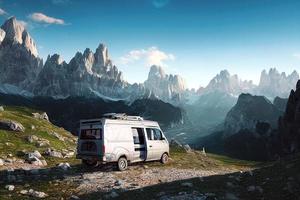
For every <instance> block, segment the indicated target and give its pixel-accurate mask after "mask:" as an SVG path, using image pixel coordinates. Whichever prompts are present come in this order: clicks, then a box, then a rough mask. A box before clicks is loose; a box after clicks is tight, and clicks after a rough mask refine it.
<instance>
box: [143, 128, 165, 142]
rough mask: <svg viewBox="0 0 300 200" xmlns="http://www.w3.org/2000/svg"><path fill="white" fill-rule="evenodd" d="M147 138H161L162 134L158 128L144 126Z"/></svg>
mask: <svg viewBox="0 0 300 200" xmlns="http://www.w3.org/2000/svg"><path fill="white" fill-rule="evenodd" d="M146 131H147V138H148V140H162V134H161V131H160V130H159V129H154V128H146Z"/></svg>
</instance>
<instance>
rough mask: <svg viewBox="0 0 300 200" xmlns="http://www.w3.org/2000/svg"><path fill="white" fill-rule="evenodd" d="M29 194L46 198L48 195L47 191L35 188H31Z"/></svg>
mask: <svg viewBox="0 0 300 200" xmlns="http://www.w3.org/2000/svg"><path fill="white" fill-rule="evenodd" d="M28 194H29V195H30V196H32V197H36V198H46V197H47V196H48V195H47V194H46V193H45V192H39V191H34V190H33V189H30V190H29V191H28Z"/></svg>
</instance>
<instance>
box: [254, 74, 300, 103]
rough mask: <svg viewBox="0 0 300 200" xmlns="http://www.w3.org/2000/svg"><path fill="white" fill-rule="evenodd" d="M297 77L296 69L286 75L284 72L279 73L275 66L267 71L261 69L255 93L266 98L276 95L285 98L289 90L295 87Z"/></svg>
mask: <svg viewBox="0 0 300 200" xmlns="http://www.w3.org/2000/svg"><path fill="white" fill-rule="evenodd" d="M298 79H299V74H298V73H297V72H296V71H293V72H292V73H291V74H290V75H286V73H285V72H282V73H279V72H278V71H277V69H276V68H271V69H270V70H269V72H268V73H267V72H266V70H263V71H262V73H261V76H260V82H259V85H258V87H257V91H256V93H258V94H261V95H264V96H266V97H268V98H274V97H276V96H278V97H282V98H286V97H288V95H289V91H290V90H291V89H294V88H295V83H296V82H297V80H298Z"/></svg>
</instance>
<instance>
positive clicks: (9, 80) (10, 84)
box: [0, 17, 299, 105]
mask: <svg viewBox="0 0 300 200" xmlns="http://www.w3.org/2000/svg"><path fill="white" fill-rule="evenodd" d="M0 69H1V70H0V92H3V93H16V94H21V95H27V96H28V95H31V96H51V97H55V98H66V97H69V96H85V97H90V96H97V97H101V98H107V99H109V100H120V99H122V100H128V101H133V100H135V99H138V98H144V97H149V98H150V97H155V98H159V99H162V100H164V101H167V102H170V103H173V104H176V105H178V104H182V103H187V102H194V101H195V100H193V101H190V100H191V98H193V99H196V100H197V98H198V97H200V96H201V95H203V94H205V95H207V94H209V93H212V92H213V93H214V92H218V93H220V92H221V93H226V94H229V95H232V96H236V97H237V96H238V95H239V94H241V93H251V94H257V95H265V96H267V97H268V98H275V97H276V96H280V97H287V96H288V91H289V90H290V89H293V86H294V84H293V83H294V82H295V80H298V78H299V74H298V73H297V72H296V71H294V72H293V73H292V74H290V75H286V74H285V73H279V72H278V71H277V70H276V69H275V68H272V69H270V71H269V73H267V72H266V71H265V70H264V71H263V72H262V73H261V78H260V83H259V85H254V84H253V83H252V81H242V80H241V79H240V78H239V77H238V75H230V73H229V72H228V71H227V70H222V71H221V72H220V73H219V74H218V75H216V76H215V77H214V78H213V79H212V80H211V81H210V82H209V84H208V85H207V86H206V87H205V88H199V89H198V90H197V92H196V91H195V90H188V89H187V86H186V83H185V80H184V79H183V78H182V77H181V76H180V75H172V74H170V75H169V74H166V73H165V72H164V70H163V68H162V67H161V66H156V65H154V66H151V68H150V71H149V74H148V78H147V80H145V82H144V83H134V84H130V83H128V82H127V81H126V80H124V78H123V73H122V72H121V71H120V70H119V69H118V68H117V67H116V66H115V65H114V64H113V63H112V60H111V59H110V57H109V52H108V48H107V47H106V46H105V45H104V44H100V45H99V46H98V48H97V49H96V50H95V52H93V51H91V50H90V49H89V48H86V50H85V51H84V52H83V53H82V52H77V53H76V54H75V56H74V57H73V58H72V59H71V60H70V62H69V63H66V62H65V61H64V60H63V59H62V58H61V56H60V55H58V54H54V55H52V56H50V55H49V56H48V58H47V59H46V61H45V63H43V60H42V59H41V58H39V55H38V51H37V48H36V44H35V42H34V40H33V38H32V37H31V36H30V34H29V33H28V31H27V30H26V28H25V27H24V26H23V24H22V23H20V22H19V21H18V20H17V19H16V18H15V17H12V18H9V19H8V20H7V21H5V22H4V24H3V25H2V26H1V28H0Z"/></svg>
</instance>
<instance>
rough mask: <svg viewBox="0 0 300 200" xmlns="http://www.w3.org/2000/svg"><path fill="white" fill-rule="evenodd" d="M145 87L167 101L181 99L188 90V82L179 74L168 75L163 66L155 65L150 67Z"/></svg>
mask: <svg viewBox="0 0 300 200" xmlns="http://www.w3.org/2000/svg"><path fill="white" fill-rule="evenodd" d="M144 85H145V88H146V89H148V90H149V91H151V92H152V93H153V95H155V96H157V97H158V98H160V99H163V100H166V101H173V102H176V101H181V100H182V96H183V93H184V92H185V90H186V84H185V81H184V80H183V78H182V77H181V76H179V75H172V74H170V75H168V74H166V73H165V72H164V70H163V69H162V67H160V66H156V65H153V66H151V68H150V71H149V74H148V79H147V80H146V81H145V83H144Z"/></svg>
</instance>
